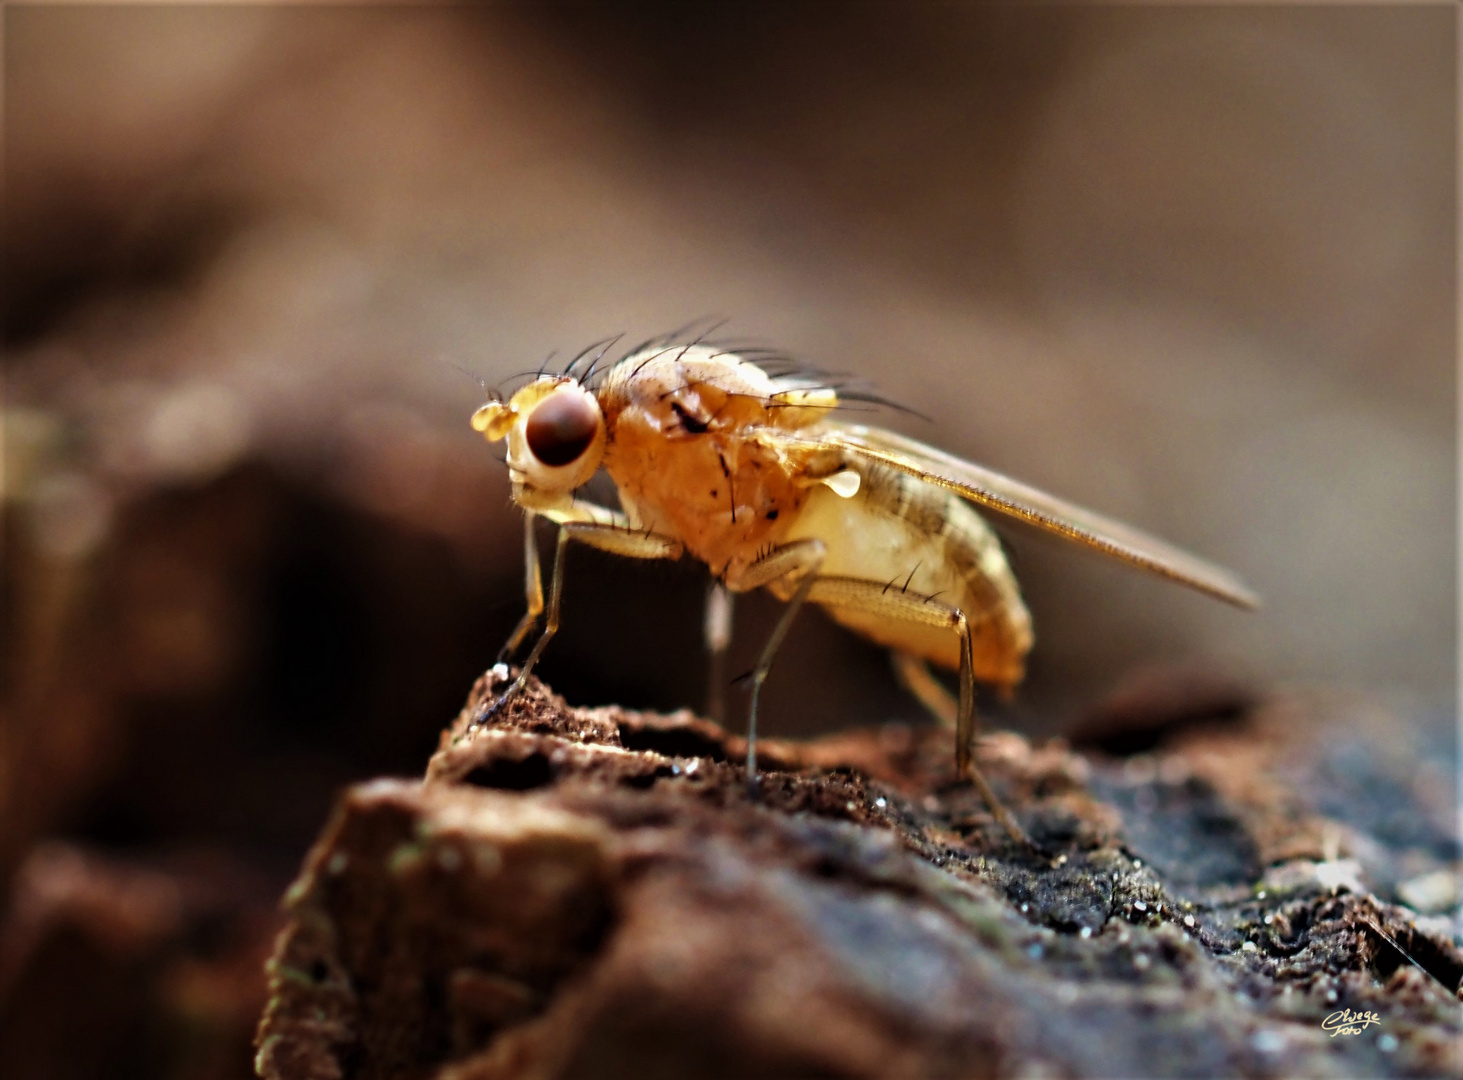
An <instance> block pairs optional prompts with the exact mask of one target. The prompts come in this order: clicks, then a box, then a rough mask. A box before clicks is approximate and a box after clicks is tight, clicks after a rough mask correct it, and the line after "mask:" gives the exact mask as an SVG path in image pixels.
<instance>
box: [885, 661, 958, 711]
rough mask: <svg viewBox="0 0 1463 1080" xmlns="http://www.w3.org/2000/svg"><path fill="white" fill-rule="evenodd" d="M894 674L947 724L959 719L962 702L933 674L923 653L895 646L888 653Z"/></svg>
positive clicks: (914, 695) (901, 683)
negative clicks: (917, 654) (895, 647)
mask: <svg viewBox="0 0 1463 1080" xmlns="http://www.w3.org/2000/svg"><path fill="white" fill-rule="evenodd" d="M889 660H890V662H891V663H892V664H893V665H894V677H895V678H896V679H898V680H899V685H900V686H902V687H904V689H906V690H908V691H909V693H910V694H911V695H912V696H913V697H914V698H915V699H916V700H917V701H918V702H919V703H920V704H921V705H923V706H924V707H925V708H926V709H928V710H929V711H930V713H931V714H932V715H933V716H934V717H935V719H937V720H939V721H940V723H942V724H944V725H945V726H946V727H947V728H953V727H955V726H956V725H957V724H958V723H959V717H960V702H959V701H957V700H956V699H955V695H954V694H952V693H950V691H948V690H946V689H945V688H944V687H943V686H942V685H940V681H939V680H938V679H936V678H935V677H934V675H932V674H930V665H929V663H928V662H927V661H926V660H925V659H924V657H922V656H916V655H915V654H914V653H909V652H905V651H903V650H902V649H895V650H894V651H892V652H891V653H890V654H889Z"/></svg>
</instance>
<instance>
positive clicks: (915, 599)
mask: <svg viewBox="0 0 1463 1080" xmlns="http://www.w3.org/2000/svg"><path fill="white" fill-rule="evenodd" d="M809 598H810V599H811V600H812V601H813V602H814V603H817V604H823V605H825V606H826V607H831V608H843V609H845V610H852V611H863V612H868V613H870V614H875V615H883V616H885V617H887V618H890V619H900V620H903V621H906V622H913V623H920V624H923V625H925V626H944V627H948V628H949V629H950V630H951V631H953V632H954V633H956V634H958V635H960V698H959V700H958V701H957V702H953V703H952V702H951V701H950V694H949V692H948V691H947V690H945V688H944V687H942V686H941V685H940V684H939V683H938V682H936V681H935V679H934V676H932V675H931V674H930V672H929V669H928V668H927V667H925V665H924V662H923V661H922V660H920V659H919V658H917V657H913V656H910V655H909V654H907V653H903V654H900V653H896V654H895V659H894V667H895V671H896V673H897V674H898V675H899V676H900V680H901V681H902V682H904V685H905V686H906V687H908V688H909V689H910V691H911V692H912V693H913V694H914V695H915V697H917V698H919V699H920V701H922V702H924V704H925V705H926V706H927V707H929V708H930V709H931V711H933V712H934V713H935V714H936V715H937V716H941V718H942V719H943V718H944V715H945V714H946V712H949V711H953V717H952V719H953V725H954V728H955V769H956V771H957V772H958V773H959V774H960V775H961V776H962V777H963V778H965V779H967V780H969V781H970V782H971V784H973V785H974V786H975V789H976V790H977V791H979V792H980V795H981V798H982V799H984V800H985V804H986V806H987V807H989V808H990V811H991V814H992V815H993V816H994V817H995V819H996V820H997V821H998V822H1000V824H1001V827H1002V828H1003V829H1005V830H1006V832H1007V833H1008V834H1010V836H1011V838H1012V839H1014V840H1015V841H1017V842H1018V843H1020V844H1023V845H1025V846H1027V847H1035V845H1034V844H1033V843H1032V841H1031V838H1030V837H1028V836H1027V835H1026V830H1024V829H1023V828H1021V826H1020V824H1019V823H1018V822H1017V821H1016V819H1015V818H1014V817H1012V816H1011V814H1010V811H1008V810H1007V809H1006V808H1005V807H1004V806H1003V805H1001V800H1000V799H998V798H996V793H995V791H993V790H992V789H991V786H990V784H989V783H988V782H987V781H986V778H985V776H984V775H982V774H981V771H980V769H979V768H978V767H977V766H976V764H975V736H976V731H977V724H976V715H975V651H974V646H973V643H972V641H971V631H970V620H969V619H968V618H966V615H965V612H963V611H961V610H960V609H959V608H957V607H952V606H951V605H949V604H943V603H940V602H939V601H937V600H930V599H926V598H925V597H922V596H919V595H917V594H914V593H906V592H891V591H890V590H888V589H887V587H885V586H884V585H882V584H880V583H878V582H870V581H863V580H861V579H859V578H845V577H827V578H820V579H819V580H818V581H817V582H816V583H815V585H814V587H813V589H812V590H811V592H810V594H809ZM952 704H953V706H954V708H953V710H951V705H952Z"/></svg>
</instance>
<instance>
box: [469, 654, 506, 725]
mask: <svg viewBox="0 0 1463 1080" xmlns="http://www.w3.org/2000/svg"><path fill="white" fill-rule="evenodd" d="M511 675H512V672H511V671H510V670H509V668H508V665H507V664H505V663H503V662H502V661H499V662H498V663H496V664H494V665H493V666H492V667H491V668H489V669H488V693H489V694H491V693H492V692H493V688H494V687H495V686H497V685H498V684H499V683H500V682H502V681H504V680H506V679H508V678H510V677H511ZM517 690H518V682H517V680H514V681H513V682H512V683H511V684H510V685H509V687H508V689H507V690H505V691H503V692H502V693H501V694H499V695H498V696H497V698H495V699H494V700H493V702H492V703H491V704H489V705H487V706H486V707H484V706H479V707H478V711H477V713H476V714H475V715H474V716H473V718H472V719H471V720H469V721H468V724H467V730H468V732H469V733H471V732H474V731H477V730H478V729H480V728H482V727H485V726H486V725H487V724H488V723H489V722H490V721H491V720H492V719H493V718H494V717H496V716H497V715H498V714H499V713H500V712H502V711H503V707H504V706H505V705H507V704H508V702H510V701H511V700H513V697H514V694H515V693H516V691H517Z"/></svg>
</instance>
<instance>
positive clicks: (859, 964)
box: [258, 676, 1463, 1080]
mask: <svg viewBox="0 0 1463 1080" xmlns="http://www.w3.org/2000/svg"><path fill="white" fill-rule="evenodd" d="M491 689H492V687H491V685H490V681H489V677H488V676H485V677H484V678H483V679H482V680H479V682H478V684H477V686H476V687H475V688H474V692H473V694H472V696H471V699H470V700H469V702H468V705H467V707H466V708H465V709H464V710H463V713H462V714H461V716H460V717H459V718H458V720H457V721H456V723H455V724H454V725H453V726H452V727H451V729H450V730H449V731H447V732H445V733H444V735H443V738H442V742H441V746H440V748H439V749H438V751H437V753H436V754H435V755H434V756H433V758H432V760H431V762H430V764H429V766H428V768H427V774H426V777H425V779H424V780H420V781H419V780H379V781H376V782H373V783H368V784H363V785H358V786H356V787H353V788H351V789H350V790H348V791H347V792H345V793H344V795H343V796H342V797H341V799H340V801H339V804H338V805H337V807H336V810H335V813H334V815H333V816H332V818H331V820H330V822H329V824H328V825H327V826H326V828H325V831H324V833H323V834H322V836H321V837H320V840H319V841H318V843H317V844H316V845H315V847H314V849H313V850H312V852H311V853H310V855H309V858H308V860H307V862H306V865H305V868H304V870H303V872H302V874H301V876H300V878H299V880H298V881H297V882H296V884H295V886H294V887H293V888H292V890H291V891H290V893H289V896H288V898H287V913H288V917H289V923H288V926H287V928H286V930H285V931H284V932H283V933H282V935H281V936H280V939H279V941H278V945H277V949H276V952H275V955H274V958H273V960H272V961H271V966H270V976H271V1000H270V1003H269V1006H268V1009H267V1011H266V1013H265V1016H264V1019H263V1022H262V1024H261V1026H260V1030H259V1038H258V1047H259V1054H258V1067H259V1071H260V1074H261V1075H262V1076H264V1077H267V1078H270V1080H275V1078H279V1080H304V1078H316V1077H319V1078H327V1077H331V1078H333V1077H359V1078H374V1077H434V1078H441V1080H448V1078H451V1080H468V1078H473V1080H486V1078H489V1077H493V1078H497V1077H527V1076H532V1077H590V1076H593V1077H606V1076H609V1077H618V1076H624V1077H662V1076H663V1077H700V1076H718V1077H719V1076H726V1077H741V1076H837V1077H924V1076H961V1077H973V1076H1081V1077H1119V1076H1122V1077H1146V1076H1152V1077H1178V1076H1193V1077H1215V1076H1238V1075H1242V1076H1273V1077H1296V1076H1326V1077H1332V1076H1334V1077H1358V1076H1456V1075H1459V1074H1460V1069H1463V1063H1460V1056H1459V1047H1460V1036H1463V1020H1460V1006H1459V1000H1458V996H1457V990H1458V986H1459V982H1460V978H1463V952H1460V950H1459V949H1458V948H1457V947H1456V946H1455V944H1454V940H1455V939H1454V934H1455V932H1456V929H1457V928H1456V925H1455V924H1453V923H1451V922H1450V921H1449V918H1448V916H1447V915H1446V914H1445V912H1447V911H1448V910H1449V909H1450V908H1451V906H1452V905H1453V904H1455V903H1456V894H1455V892H1453V891H1450V890H1455V889H1456V885H1455V883H1456V876H1455V871H1456V869H1457V850H1456V844H1455V842H1454V841H1453V840H1452V839H1450V836H1449V832H1448V819H1447V810H1446V803H1447V801H1448V799H1447V796H1446V792H1445V791H1444V793H1443V794H1442V795H1441V798H1442V803H1443V805H1439V803H1438V799H1439V797H1440V795H1439V792H1438V791H1437V790H1435V789H1436V782H1435V781H1436V778H1435V777H1430V776H1429V775H1427V770H1426V769H1421V770H1419V769H1413V770H1411V771H1410V772H1409V771H1399V772H1397V773H1395V774H1394V775H1390V776H1387V775H1383V774H1384V773H1385V772H1386V769H1387V768H1388V767H1389V762H1390V764H1391V765H1396V766H1397V767H1398V768H1399V769H1401V768H1402V764H1403V763H1402V761H1401V759H1400V758H1399V759H1397V760H1395V761H1393V760H1391V759H1389V758H1388V756H1387V754H1386V753H1385V752H1383V751H1382V750H1380V749H1379V750H1378V751H1377V752H1375V753H1371V754H1366V753H1363V750H1364V748H1365V747H1366V746H1367V739H1368V738H1369V737H1371V736H1372V735H1375V734H1376V733H1375V732H1371V733H1369V730H1368V727H1367V722H1368V720H1367V717H1366V716H1365V715H1361V714H1362V713H1364V710H1361V711H1357V710H1352V712H1354V713H1357V715H1351V714H1350V713H1347V710H1346V709H1345V708H1343V707H1341V706H1340V705H1338V704H1337V703H1334V702H1333V703H1331V704H1330V705H1327V704H1326V703H1324V702H1320V703H1318V702H1314V701H1313V702H1309V703H1301V702H1298V701H1296V700H1282V699H1274V700H1263V699H1262V700H1248V699H1245V698H1244V697H1243V696H1241V697H1240V698H1238V699H1232V698H1227V697H1225V696H1224V695H1220V696H1219V699H1218V700H1219V701H1220V703H1221V704H1222V705H1223V707H1222V708H1221V707H1219V706H1218V705H1216V706H1215V707H1214V708H1211V709H1209V710H1208V711H1209V714H1210V715H1208V716H1207V718H1206V717H1204V716H1199V717H1195V716H1193V715H1190V714H1192V713H1193V711H1194V710H1193V709H1189V710H1188V712H1187V713H1186V712H1185V710H1184V709H1183V708H1179V709H1176V710H1175V709H1173V708H1168V707H1166V706H1165V702H1168V703H1169V704H1170V705H1171V702H1169V698H1172V697H1173V695H1174V693H1175V688H1174V687H1173V686H1166V687H1162V688H1158V689H1155V690H1154V691H1153V692H1152V693H1148V692H1144V691H1142V690H1141V689H1140V691H1139V693H1138V695H1137V698H1136V699H1135V700H1132V701H1128V702H1125V703H1124V702H1119V706H1118V707H1117V712H1118V713H1122V715H1116V714H1114V715H1108V716H1103V717H1095V718H1094V719H1093V722H1092V723H1090V724H1089V725H1088V728H1087V729H1086V734H1085V738H1086V740H1087V742H1088V743H1089V746H1088V747H1087V748H1086V749H1084V750H1083V751H1082V752H1077V751H1074V750H1073V749H1071V748H1070V747H1069V746H1067V745H1066V744H1064V743H1060V742H1054V743H1049V744H1046V745H1042V746H1032V745H1030V744H1029V743H1028V742H1027V741H1026V740H1024V739H1022V738H1021V737H1019V736H1016V735H1012V734H1008V733H1001V734H996V735H993V736H991V737H989V738H988V739H986V740H985V741H984V743H983V746H982V752H981V755H980V760H981V762H982V764H983V767H984V769H985V771H986V773H987V775H988V776H989V777H990V778H991V780H992V782H993V784H994V785H995V786H996V788H997V789H998V791H999V792H1000V793H1001V796H1002V798H1003V799H1004V800H1005V801H1006V803H1007V805H1008V806H1009V807H1010V808H1011V809H1012V810H1013V811H1014V812H1015V814H1016V815H1017V817H1018V818H1019V819H1020V820H1021V821H1022V823H1023V824H1024V825H1025V827H1026V828H1027V829H1028V830H1029V831H1030V833H1031V835H1032V837H1033V838H1034V839H1035V841H1036V842H1037V844H1038V845H1039V846H1040V847H1041V848H1042V849H1043V850H1042V851H1040V852H1038V851H1034V850H1031V849H1027V848H1024V847H1022V846H1021V845H1019V844H1016V843H1014V842H1012V841H1011V840H1010V839H1009V838H1008V837H1007V836H1005V834H1004V833H1003V832H1002V830H1001V829H1000V828H999V827H998V826H997V825H996V824H995V823H994V822H993V820H992V819H991V817H990V815H989V814H988V813H987V811H986V809H985V807H984V806H983V805H982V804H981V802H980V800H979V798H978V797H977V796H976V795H975V793H974V792H973V791H972V790H971V789H970V787H969V786H968V785H967V784H962V783H957V782H956V781H955V779H954V774H953V767H952V763H951V746H950V737H949V735H948V733H946V732H944V731H942V730H940V729H938V728H935V727H904V726H896V727H885V728H881V729H871V730H860V731H854V732H851V733H849V734H846V735H842V736H839V737H837V738H832V739H825V740H820V741H816V742H811V743H801V744H797V743H789V742H771V741H769V742H766V743H763V744H761V746H760V748H759V749H760V764H761V767H762V770H763V771H762V774H761V776H760V778H759V782H758V785H757V788H756V790H755V792H749V791H748V787H747V777H746V773H745V770H744V768H743V766H742V764H741V762H742V758H743V755H744V753H745V745H744V742H743V740H741V739H740V738H738V737H737V736H734V735H730V734H728V733H727V732H725V731H723V730H722V729H721V728H719V727H717V726H716V725H714V724H712V723H710V722H708V721H705V720H701V719H698V718H696V717H694V716H692V715H690V714H688V713H677V714H674V715H670V716H658V715H647V714H639V713H631V712H626V711H623V710H620V709H617V708H600V709H576V708H570V707H568V706H567V705H566V704H565V703H564V702H563V701H562V700H561V699H560V698H558V697H556V696H554V695H553V694H552V693H550V692H549V691H548V690H547V689H546V688H544V687H543V686H542V685H540V684H538V683H531V684H530V689H529V691H528V692H526V693H525V694H524V695H522V696H521V697H520V698H519V699H518V700H517V701H515V702H514V703H513V704H512V705H511V707H510V708H509V709H508V710H507V713H506V715H505V716H503V717H501V718H500V719H499V720H498V721H497V722H495V723H493V724H491V725H489V726H484V727H481V728H479V729H476V730H474V729H473V727H472V720H473V718H474V716H475V715H477V713H478V711H479V710H480V709H481V704H482V702H483V700H484V698H485V696H486V695H487V694H488V693H489V691H490V690H491ZM1165 695H1168V697H1167V698H1166V697H1165ZM1212 696H1213V695H1211V697H1212ZM1180 697H1183V698H1184V700H1185V701H1189V702H1190V703H1192V701H1193V700H1196V699H1200V698H1202V697H1203V695H1196V694H1193V693H1191V694H1188V695H1187V697H1184V695H1182V694H1180ZM1211 704H1213V702H1211ZM1328 710H1329V711H1328ZM1199 711H1200V712H1203V711H1204V710H1199ZM1343 713H1345V714H1346V715H1343ZM1166 718H1167V719H1166ZM1174 718H1177V722H1175V723H1172V724H1169V723H1167V720H1168V719H1174ZM1348 721H1349V723H1348ZM1136 727H1142V728H1143V729H1144V730H1145V731H1147V732H1148V733H1149V741H1150V743H1151V744H1152V747H1151V750H1150V751H1149V752H1146V753H1141V754H1138V755H1131V754H1130V755H1129V756H1127V757H1123V758H1119V757H1117V756H1113V755H1110V754H1108V753H1106V752H1104V751H1103V750H1102V749H1100V747H1101V746H1102V745H1103V744H1104V740H1108V741H1111V740H1114V739H1119V740H1128V739H1130V738H1131V737H1132V734H1133V731H1134V729H1135V728H1136ZM1336 746H1340V747H1341V748H1342V750H1344V751H1345V752H1344V753H1341V754H1340V755H1339V757H1338V755H1336V754H1330V755H1328V754H1327V753H1326V752H1325V749H1326V748H1327V747H1336ZM1394 749H1395V747H1394ZM1358 755H1360V756H1358ZM1393 758H1396V755H1395V754H1394V755H1393ZM1337 760H1339V761H1340V762H1341V765H1342V766H1346V765H1347V763H1350V766H1351V767H1352V771H1351V772H1346V771H1345V768H1340V771H1338V767H1337V766H1336V765H1335V761H1337ZM1357 769H1360V770H1361V771H1360V772H1357ZM1328 770H1330V771H1329V772H1328ZM1367 770H1371V772H1367ZM1384 782H1385V783H1392V784H1393V785H1394V788H1395V790H1391V791H1390V792H1389V794H1390V796H1392V800H1391V801H1390V802H1389V803H1388V806H1389V807H1390V810H1389V812H1388V814H1387V815H1384V816H1382V817H1381V818H1379V819H1377V820H1367V819H1366V811H1367V807H1366V805H1365V804H1364V800H1359V799H1351V800H1347V801H1346V805H1347V806H1348V807H1349V808H1350V811H1351V820H1346V819H1345V816H1344V815H1340V814H1327V813H1325V812H1323V811H1324V810H1325V809H1326V807H1327V806H1328V805H1329V804H1328V802H1327V800H1328V799H1330V800H1331V801H1332V802H1334V801H1335V800H1336V798H1337V796H1338V793H1340V794H1345V789H1346V785H1347V783H1352V784H1354V785H1355V786H1356V787H1357V789H1358V791H1361V790H1363V789H1370V788H1373V787H1375V786H1376V785H1378V784H1382V783H1384ZM1429 784H1432V785H1433V787H1432V788H1429V786H1428V785H1429ZM1444 788H1446V783H1445V784H1444ZM1397 799H1401V800H1403V805H1405V806H1406V809H1407V812H1406V813H1405V814H1402V815H1400V816H1399V815H1398V812H1397V807H1398V803H1397ZM1359 802H1360V803H1361V804H1360V805H1358V803H1359ZM1450 875H1453V876H1450ZM1404 897H1407V898H1410V901H1411V903H1412V904H1413V905H1414V906H1412V907H1409V906H1406V905H1405V904H1404V903H1402V902H1401V901H1402V898H1404ZM1419 908H1421V909H1423V910H1419ZM1427 909H1432V910H1431V912H1429V911H1428V910H1427ZM1344 1009H1350V1010H1352V1012H1353V1013H1358V1014H1364V1013H1367V1012H1371V1013H1375V1014H1376V1016H1377V1017H1378V1018H1379V1019H1378V1020H1377V1021H1376V1022H1372V1023H1369V1024H1367V1025H1365V1026H1364V1027H1363V1028H1361V1029H1360V1030H1358V1031H1356V1033H1354V1034H1347V1033H1336V1034H1333V1033H1332V1032H1331V1031H1328V1030H1327V1029H1326V1027H1325V1026H1324V1025H1325V1022H1326V1020H1327V1018H1328V1017H1331V1016H1334V1014H1336V1013H1338V1012H1339V1011H1340V1010H1344ZM1332 1026H1334V1022H1333V1025H1332Z"/></svg>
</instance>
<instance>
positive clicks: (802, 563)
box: [729, 539, 827, 792]
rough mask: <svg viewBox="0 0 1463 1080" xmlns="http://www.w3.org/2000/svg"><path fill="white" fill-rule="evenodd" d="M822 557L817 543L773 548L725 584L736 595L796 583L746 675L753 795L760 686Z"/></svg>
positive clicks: (749, 783) (749, 784) (801, 542)
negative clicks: (780, 582) (749, 698)
mask: <svg viewBox="0 0 1463 1080" xmlns="http://www.w3.org/2000/svg"><path fill="white" fill-rule="evenodd" d="M826 554H827V548H825V547H824V546H823V541H821V540H813V539H809V540H795V541H793V542H792V543H791V544H784V545H783V546H781V547H778V548H773V549H772V550H771V551H770V552H768V553H767V554H766V555H764V556H762V558H760V559H758V560H757V561H756V562H754V563H752V565H750V566H749V567H747V568H746V569H745V570H744V571H742V572H741V573H740V574H739V575H738V576H737V578H736V580H735V581H734V582H730V583H729V584H730V585H731V587H732V588H734V589H736V590H737V591H738V592H745V591H747V590H750V589H756V588H759V587H760V586H763V585H768V584H771V583H772V582H774V581H777V580H779V579H780V578H784V577H792V578H793V579H795V580H797V581H798V586H797V588H796V589H794V590H793V594H792V596H791V597H790V598H789V599H788V602H787V607H786V608H784V609H783V612H782V616H781V617H780V618H779V619H778V620H777V625H776V626H774V627H773V628H772V636H771V637H769V638H768V639H767V644H766V645H764V646H763V647H762V655H761V656H759V657H758V658H757V666H756V667H755V668H753V669H752V672H751V675H750V676H749V678H750V679H751V680H752V703H751V706H750V707H749V708H748V710H747V787H748V788H749V789H751V790H752V791H754V792H755V791H756V789H757V702H758V699H759V698H760V697H761V693H762V684H763V683H764V682H766V681H767V676H768V674H769V673H770V672H771V671H772V661H773V660H774V659H775V658H776V656H777V650H778V649H779V648H781V647H782V639H783V638H785V637H787V632H788V630H789V629H790V628H791V627H792V621H793V618H794V617H795V616H796V615H797V613H798V609H799V608H801V607H802V606H803V601H805V600H806V599H807V598H808V592H809V590H811V589H812V587H813V585H814V584H815V582H816V581H817V580H818V568H819V567H821V566H822V565H823V559H824V557H825V556H826Z"/></svg>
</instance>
